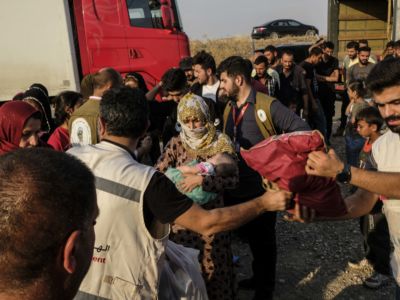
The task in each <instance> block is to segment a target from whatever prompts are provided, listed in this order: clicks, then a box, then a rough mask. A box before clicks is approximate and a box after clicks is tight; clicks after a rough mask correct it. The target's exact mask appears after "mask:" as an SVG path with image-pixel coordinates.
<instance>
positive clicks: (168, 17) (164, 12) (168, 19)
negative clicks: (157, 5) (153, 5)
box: [161, 0, 174, 30]
mask: <svg viewBox="0 0 400 300" xmlns="http://www.w3.org/2000/svg"><path fill="white" fill-rule="evenodd" d="M173 16H174V13H173V11H172V8H171V6H170V5H169V3H168V1H166V0H164V1H161V17H162V22H163V25H164V28H165V29H171V30H172V29H173V28H174V22H173V18H174V17H173Z"/></svg>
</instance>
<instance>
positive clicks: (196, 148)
mask: <svg viewBox="0 0 400 300" xmlns="http://www.w3.org/2000/svg"><path fill="white" fill-rule="evenodd" d="M188 120H198V121H201V122H203V124H204V126H203V127H201V128H195V129H191V128H189V127H188V126H186V125H185V123H187V122H188ZM178 122H179V123H180V125H181V127H182V131H181V133H180V137H181V140H182V142H183V146H184V147H185V149H186V150H187V151H188V152H190V153H191V154H192V155H199V156H202V157H205V156H213V155H215V154H217V153H223V152H226V153H229V154H233V153H234V148H233V145H232V142H231V140H230V139H229V137H227V136H226V135H225V134H222V133H219V132H217V130H216V128H215V126H214V124H213V123H212V122H211V120H210V113H209V109H208V106H207V104H206V103H205V101H204V100H203V99H202V98H201V97H199V96H197V95H194V94H191V93H189V94H187V95H185V96H184V97H183V98H182V99H181V101H180V102H179V105H178Z"/></svg>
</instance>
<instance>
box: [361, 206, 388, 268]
mask: <svg viewBox="0 0 400 300" xmlns="http://www.w3.org/2000/svg"><path fill="white" fill-rule="evenodd" d="M360 229H361V232H362V234H363V236H364V249H365V257H366V259H367V260H368V261H369V263H370V264H371V265H372V267H373V268H374V270H375V271H376V272H378V273H381V274H385V275H391V270H390V253H391V244H390V236H389V228H388V224H387V221H386V218H385V215H384V214H383V213H382V202H381V201H378V202H377V203H376V205H375V207H374V208H373V210H372V211H371V213H370V214H369V215H366V216H363V217H361V218H360Z"/></svg>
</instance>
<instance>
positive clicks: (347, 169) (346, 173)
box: [336, 164, 351, 183]
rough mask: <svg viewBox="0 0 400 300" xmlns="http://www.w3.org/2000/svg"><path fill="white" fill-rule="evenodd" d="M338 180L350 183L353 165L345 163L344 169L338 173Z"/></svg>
mask: <svg viewBox="0 0 400 300" xmlns="http://www.w3.org/2000/svg"><path fill="white" fill-rule="evenodd" d="M336 180H337V181H339V182H341V183H349V182H350V181H351V166H350V165H348V164H345V165H344V168H343V170H342V171H341V172H340V173H338V174H337V175H336Z"/></svg>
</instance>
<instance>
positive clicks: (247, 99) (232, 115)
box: [218, 56, 310, 299]
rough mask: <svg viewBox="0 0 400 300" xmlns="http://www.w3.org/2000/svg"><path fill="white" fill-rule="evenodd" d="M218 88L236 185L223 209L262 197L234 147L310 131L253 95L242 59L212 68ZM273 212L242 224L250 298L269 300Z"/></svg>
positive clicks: (273, 264)
mask: <svg viewBox="0 0 400 300" xmlns="http://www.w3.org/2000/svg"><path fill="white" fill-rule="evenodd" d="M218 72H219V74H220V81H221V85H220V89H221V90H223V92H224V93H225V94H226V96H228V97H229V98H230V100H231V101H230V103H229V104H228V105H227V106H226V108H225V111H224V133H226V134H227V135H228V136H229V137H230V138H231V139H232V141H233V143H234V145H235V148H236V152H237V154H238V156H239V187H238V188H237V189H235V190H230V191H229V193H228V194H227V196H226V197H225V199H227V200H226V201H225V205H233V204H237V203H246V201H248V200H250V199H253V198H255V197H258V196H260V195H262V194H263V193H264V191H265V190H264V188H263V186H262V178H261V176H260V175H259V174H258V173H257V172H255V171H254V170H252V169H250V167H248V166H247V165H246V163H245V162H244V160H243V159H242V158H241V156H240V153H239V150H240V148H244V149H249V148H251V147H252V146H253V145H255V144H257V143H259V142H261V141H262V140H264V139H266V138H268V137H269V136H271V135H275V134H280V133H283V132H293V131H300V130H302V131H304V130H310V128H309V126H308V125H307V123H305V122H304V121H303V120H302V119H301V118H300V117H298V116H297V115H296V114H295V113H294V112H292V111H290V110H289V109H288V108H287V107H285V106H284V105H283V104H281V103H280V101H278V100H276V99H274V98H271V97H269V96H267V95H266V94H262V93H257V92H256V91H255V90H254V89H253V88H252V86H251V77H250V73H249V69H248V67H247V65H246V62H245V60H244V59H243V58H241V57H238V56H232V57H228V58H227V59H225V60H224V61H223V62H221V64H220V65H219V67H218ZM275 223H276V213H275V212H268V213H266V214H263V215H262V216H259V217H258V218H257V219H255V220H253V221H251V222H249V223H248V224H246V225H245V226H243V227H242V228H241V229H240V231H241V232H242V233H243V235H244V236H245V237H246V238H247V239H248V241H249V245H250V249H251V251H252V254H253V259H254V260H253V277H252V278H249V279H244V280H242V281H241V282H239V288H244V289H255V296H254V299H272V297H273V291H274V286H275V267H276V238H275Z"/></svg>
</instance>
